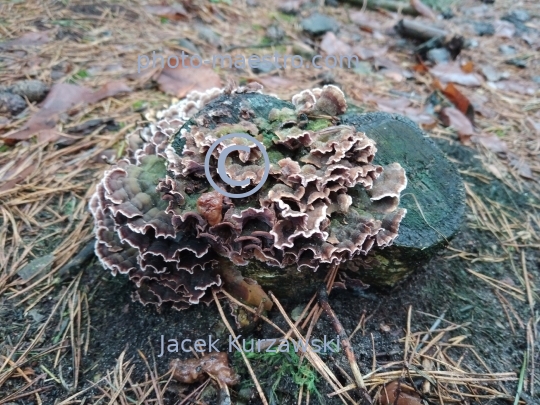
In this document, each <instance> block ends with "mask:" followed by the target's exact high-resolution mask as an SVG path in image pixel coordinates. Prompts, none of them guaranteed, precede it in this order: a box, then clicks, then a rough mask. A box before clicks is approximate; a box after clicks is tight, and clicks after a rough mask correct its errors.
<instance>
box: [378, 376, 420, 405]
mask: <svg viewBox="0 0 540 405" xmlns="http://www.w3.org/2000/svg"><path fill="white" fill-rule="evenodd" d="M379 394H380V403H381V405H422V399H421V398H420V395H418V394H417V393H416V391H415V390H414V388H412V387H411V386H409V385H407V384H405V383H400V382H398V381H397V380H395V381H392V382H390V383H388V384H386V385H385V386H383V387H382V388H381V391H380V392H379Z"/></svg>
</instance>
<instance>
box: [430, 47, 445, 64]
mask: <svg viewBox="0 0 540 405" xmlns="http://www.w3.org/2000/svg"><path fill="white" fill-rule="evenodd" d="M426 57H427V58H428V60H430V61H431V62H433V63H435V64H437V63H445V62H448V61H449V60H450V59H451V55H450V52H449V51H448V49H446V48H434V49H430V50H429V51H428V52H427V54H426Z"/></svg>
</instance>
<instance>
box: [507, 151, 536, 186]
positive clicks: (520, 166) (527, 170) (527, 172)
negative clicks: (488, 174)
mask: <svg viewBox="0 0 540 405" xmlns="http://www.w3.org/2000/svg"><path fill="white" fill-rule="evenodd" d="M508 157H509V158H510V165H511V166H512V167H513V168H514V169H516V170H517V172H518V174H519V175H520V176H521V177H523V178H525V179H529V180H533V179H534V177H533V174H532V170H531V167H530V166H529V164H528V163H527V162H525V161H524V160H523V158H519V157H518V156H516V155H514V154H513V153H510V154H509V156H508Z"/></svg>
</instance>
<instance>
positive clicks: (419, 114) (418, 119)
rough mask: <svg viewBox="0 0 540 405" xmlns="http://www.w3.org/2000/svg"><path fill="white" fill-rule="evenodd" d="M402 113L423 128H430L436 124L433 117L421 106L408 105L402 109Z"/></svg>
mask: <svg viewBox="0 0 540 405" xmlns="http://www.w3.org/2000/svg"><path fill="white" fill-rule="evenodd" d="M403 114H404V115H405V116H406V117H407V118H409V119H410V120H411V121H414V122H415V123H416V124H418V125H420V126H421V127H422V128H423V129H425V130H428V129H432V128H434V127H435V125H437V120H436V119H435V117H433V115H431V114H429V113H427V112H426V111H424V110H423V109H421V108H413V107H408V108H406V109H405V110H403Z"/></svg>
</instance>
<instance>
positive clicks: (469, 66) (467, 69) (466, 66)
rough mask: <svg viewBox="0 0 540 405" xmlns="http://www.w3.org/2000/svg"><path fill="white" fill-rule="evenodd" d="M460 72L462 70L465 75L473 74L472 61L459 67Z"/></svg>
mask: <svg viewBox="0 0 540 405" xmlns="http://www.w3.org/2000/svg"><path fill="white" fill-rule="evenodd" d="M461 70H463V71H464V72H465V73H472V72H474V63H472V61H470V60H469V61H467V62H465V63H464V64H463V65H461Z"/></svg>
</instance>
